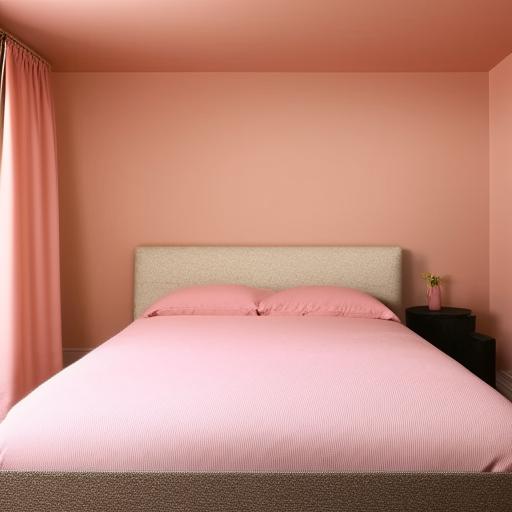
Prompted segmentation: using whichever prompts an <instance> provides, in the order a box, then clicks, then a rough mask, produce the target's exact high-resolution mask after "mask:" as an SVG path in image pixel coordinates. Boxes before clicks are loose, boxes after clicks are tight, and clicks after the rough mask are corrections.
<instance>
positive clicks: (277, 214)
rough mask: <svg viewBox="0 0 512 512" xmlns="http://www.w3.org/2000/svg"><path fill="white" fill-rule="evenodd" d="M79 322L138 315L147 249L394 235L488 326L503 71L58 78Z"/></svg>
mask: <svg viewBox="0 0 512 512" xmlns="http://www.w3.org/2000/svg"><path fill="white" fill-rule="evenodd" d="M54 85H55V96H56V115H57V128H58V143H59V165H60V175H61V182H60V191H61V192H60V193H61V198H60V199H61V238H62V294H63V301H62V302H63V334H64V344H65V346H67V347H92V346H95V345H97V344H98V343H100V342H102V341H103V340H105V339H106V338H108V337H110V336H112V335H113V334H114V333H115V332H116V331H118V330H119V329H121V328H123V327H124V326H125V325H127V324H128V323H129V322H130V320H131V311H132V258H133V249H134V247H135V246H137V245H139V244H235V245H242V244H247V245H260V244H270V245H272V244H273V245H285V244H363V245H365V244H366V245H373V244H393V245H400V246H402V247H403V248H404V249H405V250H406V254H405V274H404V282H405V289H404V292H405V302H406V305H411V304H418V303H424V287H423V283H422V282H421V280H420V277H419V276H420V273H421V272H423V271H433V272H438V273H441V274H442V275H446V276H448V279H447V282H446V290H445V302H446V303H447V304H452V305H458V306H468V307H471V308H473V309H474V310H475V312H476V313H477V314H478V315H479V323H480V328H482V329H485V326H486V324H487V321H488V305H489V304H488V301H489V296H488V290H489V280H488V269H489V251H488V246H489V240H488V235H489V190H488V185H489V180H488V178H489V176H488V167H489V161H488V75H487V73H423V74H422V73H376V74H373V73H313V74H307V73H304V74H301V73H56V74H54Z"/></svg>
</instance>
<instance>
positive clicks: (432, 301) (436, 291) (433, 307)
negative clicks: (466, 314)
mask: <svg viewBox="0 0 512 512" xmlns="http://www.w3.org/2000/svg"><path fill="white" fill-rule="evenodd" d="M427 304H428V309H429V310H430V311H439V310H440V309H441V287H440V286H427Z"/></svg>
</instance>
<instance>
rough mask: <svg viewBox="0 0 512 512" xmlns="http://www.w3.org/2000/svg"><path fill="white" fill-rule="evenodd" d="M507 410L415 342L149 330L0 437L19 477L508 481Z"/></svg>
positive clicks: (300, 332) (184, 326) (164, 326)
mask: <svg viewBox="0 0 512 512" xmlns="http://www.w3.org/2000/svg"><path fill="white" fill-rule="evenodd" d="M511 426H512V404H511V403H510V402H508V401H507V400H506V399H505V398H504V397H502V396H501V395H500V394H498V393H497V392H496V391H495V390H494V389H492V388H491V387H489V386H488V385H487V384H485V383H484V382H482V381H480V380H479V379H478V378H477V377H475V376H474V375H473V374H471V373H470V372H469V371H467V370H466V369H465V368H463V367H462V366H460V365H459V364H458V363H457V362H455V361H454V360H452V359H451V358H449V357H448V356H446V355H444V354H443V353H442V352H440V351H438V350H437V349H436V348H435V347H433V346H432V345H430V344H429V343H428V342H426V341H424V340H423V339H422V338H420V337H418V336H417V335H415V334H414V333H412V332H411V331H410V330H409V329H407V328H406V327H405V326H403V325H401V324H399V323H396V322H390V321H385V320H367V319H352V318H340V317H277V316H275V317H221V316H218V317H198V316H179V317H178V316H177V317H153V318H147V319H139V320H136V321H135V322H133V323H132V324H131V325H130V326H129V327H127V328H126V329H125V330H123V331H122V332H121V333H119V334H118V335H116V336H115V337H113V338H112V339H110V340H109V341H107V342H106V343H104V344H103V345H101V346H100V347H99V348H97V349H96V350H94V351H92V352H91V353H90V354H89V355H87V356H86V357H84V358H82V359H81V360H79V361H78V362H76V363H75V364H73V365H71V366H70V367H68V368H66V369H64V370H63V371H62V372H60V373H59V374H57V375H55V376H54V377H53V378H51V379H49V380H48V381H46V382H45V383H44V384H42V385H41V386H39V387H38V388H37V389H36V390H34V391H33V392H32V393H31V394H30V395H28V396H27V397H26V398H25V399H23V400H22V401H20V402H19V403H18V404H17V405H16V406H14V407H13V409H12V410H11V411H10V412H9V414H8V415H7V417H6V418H5V419H4V421H3V422H2V423H1V424H0V469H1V470H16V471H91V472H92V471H136V472H137V471H144V472H148V471H149V472H152V471H155V472H156V471H170V472H205V473H206V472H208V473H211V472H247V473H260V472H271V473H274V472H278V473H279V472H287V473H288V472H301V473H302V472H311V473H313V472H375V471H377V472H378V471H386V472H387V471H413V472H414V471H417V472H430V471H433V472H437V471H449V472H451V471H454V472H459V471H464V472H510V471H512V427H511Z"/></svg>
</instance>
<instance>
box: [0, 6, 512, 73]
mask: <svg viewBox="0 0 512 512" xmlns="http://www.w3.org/2000/svg"><path fill="white" fill-rule="evenodd" d="M0 27H2V28H4V29H5V30H7V31H9V32H11V33H13V34H14V35H16V36H17V37H19V38H20V39H21V40H23V41H24V42H25V43H26V44H28V45H30V46H32V47H33V48H34V49H35V50H36V51H38V52H39V53H41V54H42V55H43V56H45V57H46V58H47V59H48V60H49V61H50V62H51V63H52V65H53V69H54V70H55V71H486V70H489V69H490V68H492V67H493V66H494V65H495V64H497V63H498V62H499V61H500V60H502V59H503V58H504V57H506V56H507V55H508V54H509V53H512V0H0Z"/></svg>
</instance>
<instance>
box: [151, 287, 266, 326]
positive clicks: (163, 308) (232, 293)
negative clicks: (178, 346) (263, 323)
mask: <svg viewBox="0 0 512 512" xmlns="http://www.w3.org/2000/svg"><path fill="white" fill-rule="evenodd" d="M271 293H272V290H262V289H258V288H251V287H250V286H242V285H235V284H229V285H213V286H192V287H190V288H180V289H178V290H174V291H173V292H171V293H169V294H168V295H166V296H165V297H162V298H161V299H160V300H158V301H156V302H155V303H154V304H152V305H151V306H150V307H149V308H148V309H146V311H144V313H143V315H142V316H143V317H146V318H147V317H150V316H172V315H257V314H258V311H257V309H258V304H259V302H260V300H262V299H263V298H265V297H267V296H268V295H270V294H271Z"/></svg>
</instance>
